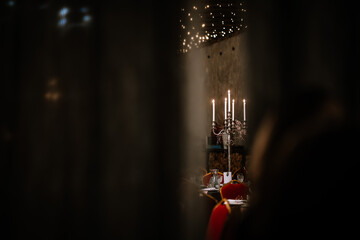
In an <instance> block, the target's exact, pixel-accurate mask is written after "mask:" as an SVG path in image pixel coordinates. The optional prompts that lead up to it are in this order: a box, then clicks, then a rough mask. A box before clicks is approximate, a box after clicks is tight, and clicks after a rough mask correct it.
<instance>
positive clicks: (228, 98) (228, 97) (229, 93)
mask: <svg viewBox="0 0 360 240" xmlns="http://www.w3.org/2000/svg"><path fill="white" fill-rule="evenodd" d="M228 99H229V106H228V107H229V109H228V111H229V112H230V111H231V109H230V90H228Z"/></svg>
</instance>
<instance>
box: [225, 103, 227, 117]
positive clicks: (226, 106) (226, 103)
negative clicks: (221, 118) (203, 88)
mask: <svg viewBox="0 0 360 240" xmlns="http://www.w3.org/2000/svg"><path fill="white" fill-rule="evenodd" d="M226 107H227V98H225V119H226V117H227V116H226V115H227V110H226Z"/></svg>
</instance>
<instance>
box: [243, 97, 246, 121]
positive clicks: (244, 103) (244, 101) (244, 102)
mask: <svg viewBox="0 0 360 240" xmlns="http://www.w3.org/2000/svg"><path fill="white" fill-rule="evenodd" d="M243 105H244V121H246V110H245V106H246V100H245V99H243Z"/></svg>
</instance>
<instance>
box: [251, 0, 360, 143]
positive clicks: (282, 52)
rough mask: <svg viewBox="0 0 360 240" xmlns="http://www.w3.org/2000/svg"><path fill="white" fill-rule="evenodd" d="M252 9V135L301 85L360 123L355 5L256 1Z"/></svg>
mask: <svg viewBox="0 0 360 240" xmlns="http://www.w3.org/2000/svg"><path fill="white" fill-rule="evenodd" d="M248 8H249V10H248V21H249V22H248V25H249V29H248V32H249V39H250V41H249V51H250V59H251V62H250V63H249V65H250V66H251V69H252V71H251V81H249V82H250V94H251V95H252V96H251V99H253V106H254V108H256V111H254V112H251V114H253V116H252V119H253V120H254V122H253V124H252V125H250V128H251V131H252V132H254V131H256V129H257V127H258V124H259V122H260V121H261V120H262V119H263V117H264V114H265V113H266V112H269V111H272V110H274V108H281V107H283V106H284V105H286V104H287V102H288V101H287V99H289V97H291V96H292V95H293V93H294V92H295V91H296V89H297V88H298V87H299V86H308V87H310V88H311V87H314V86H316V87H319V88H321V89H323V90H324V91H325V92H327V93H328V94H330V95H333V96H334V97H336V98H338V99H339V100H340V101H341V102H342V104H343V106H344V108H345V110H346V115H347V116H346V117H347V121H348V122H349V123H350V122H351V123H350V124H353V125H354V124H356V123H358V122H359V120H360V118H359V117H360V116H359V111H358V109H359V81H357V80H356V79H358V77H357V76H358V75H359V72H358V70H357V67H356V66H357V65H358V59H359V44H358V42H359V34H358V29H359V28H358V24H359V19H358V18H357V17H356V15H357V14H356V11H355V10H354V7H353V4H352V2H351V1H342V2H333V1H326V0H324V1H316V2H314V1H284V0H275V1H264V0H253V1H248ZM250 136H254V135H253V134H250Z"/></svg>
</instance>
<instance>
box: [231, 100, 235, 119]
mask: <svg viewBox="0 0 360 240" xmlns="http://www.w3.org/2000/svg"><path fill="white" fill-rule="evenodd" d="M232 120H233V121H235V99H233V100H232Z"/></svg>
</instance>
